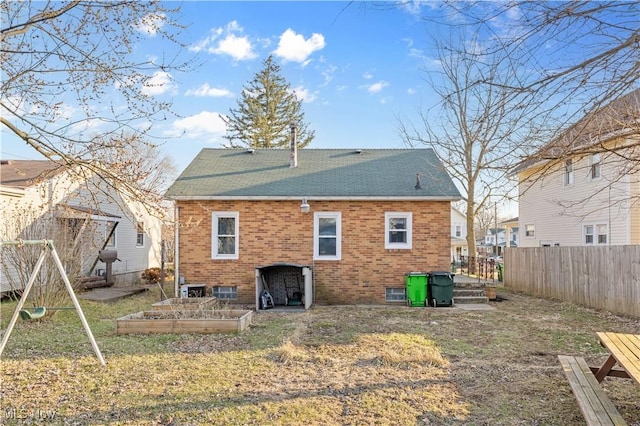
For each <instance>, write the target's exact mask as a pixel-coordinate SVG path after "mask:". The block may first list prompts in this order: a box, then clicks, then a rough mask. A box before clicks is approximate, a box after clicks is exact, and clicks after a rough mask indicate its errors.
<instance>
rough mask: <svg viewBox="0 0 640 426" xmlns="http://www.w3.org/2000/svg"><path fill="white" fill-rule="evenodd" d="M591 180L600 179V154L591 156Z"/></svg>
mask: <svg viewBox="0 0 640 426" xmlns="http://www.w3.org/2000/svg"><path fill="white" fill-rule="evenodd" d="M590 176H591V179H600V154H593V155H592V156H591V173H590Z"/></svg>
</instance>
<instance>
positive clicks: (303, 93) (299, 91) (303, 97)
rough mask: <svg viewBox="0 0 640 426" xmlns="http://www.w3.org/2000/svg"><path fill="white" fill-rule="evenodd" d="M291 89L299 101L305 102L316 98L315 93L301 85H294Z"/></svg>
mask: <svg viewBox="0 0 640 426" xmlns="http://www.w3.org/2000/svg"><path fill="white" fill-rule="evenodd" d="M293 91H294V92H295V94H296V97H297V98H298V100H299V101H302V102H304V103H307V104H308V103H311V102H313V101H315V100H316V99H318V95H317V93H312V92H310V91H309V89H305V88H304V87H302V86H298V87H296V88H295V89H293Z"/></svg>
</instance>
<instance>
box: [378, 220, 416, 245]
mask: <svg viewBox="0 0 640 426" xmlns="http://www.w3.org/2000/svg"><path fill="white" fill-rule="evenodd" d="M411 222H412V215H411V213H406V212H386V213H385V214H384V248H386V249H410V248H411V243H412V242H411Z"/></svg>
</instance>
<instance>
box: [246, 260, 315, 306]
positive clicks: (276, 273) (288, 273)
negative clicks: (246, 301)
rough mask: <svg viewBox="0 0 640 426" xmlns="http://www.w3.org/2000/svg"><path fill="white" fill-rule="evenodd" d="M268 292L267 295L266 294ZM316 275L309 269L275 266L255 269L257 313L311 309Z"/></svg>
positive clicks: (293, 266) (279, 264)
mask: <svg viewBox="0 0 640 426" xmlns="http://www.w3.org/2000/svg"><path fill="white" fill-rule="evenodd" d="M265 292H266V293H265ZM312 303H313V274H312V269H311V267H309V266H304V265H296V264H292V263H275V264H273V265H268V266H258V267H257V268H256V310H263V309H271V308H278V309H291V310H294V309H302V310H304V309H309V307H311V304H312Z"/></svg>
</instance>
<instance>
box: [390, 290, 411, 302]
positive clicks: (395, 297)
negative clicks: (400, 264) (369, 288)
mask: <svg viewBox="0 0 640 426" xmlns="http://www.w3.org/2000/svg"><path fill="white" fill-rule="evenodd" d="M384 290H385V300H386V301H387V302H404V301H406V300H407V292H406V288H404V287H402V288H399V287H387V288H385V289H384Z"/></svg>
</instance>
